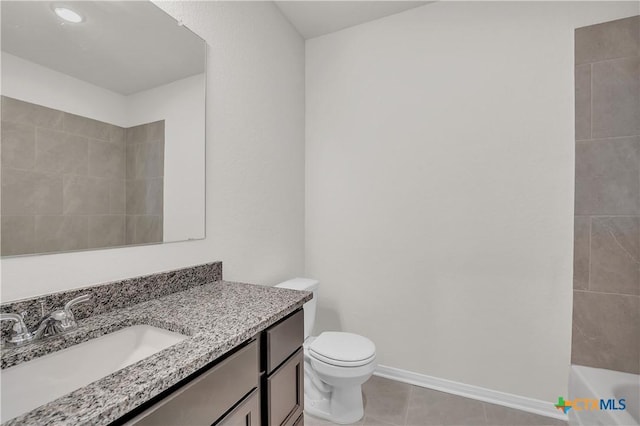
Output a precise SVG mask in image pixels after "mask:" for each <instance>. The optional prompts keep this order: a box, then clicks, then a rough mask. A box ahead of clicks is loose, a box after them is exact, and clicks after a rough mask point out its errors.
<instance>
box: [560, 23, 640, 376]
mask: <svg viewBox="0 0 640 426" xmlns="http://www.w3.org/2000/svg"><path fill="white" fill-rule="evenodd" d="M575 44H576V47H575V48H576V64H575V65H576V68H575V84H576V87H575V89H576V110H575V111H576V189H575V229H574V276H573V296H574V297H573V337H572V362H573V363H574V364H580V365H587V366H590V367H598V368H606V369H611V370H618V371H625V372H630V373H640V16H635V17H631V18H626V19H620V20H617V21H612V22H606V23H603V24H598V25H593V26H589V27H584V28H579V29H577V30H576V32H575Z"/></svg>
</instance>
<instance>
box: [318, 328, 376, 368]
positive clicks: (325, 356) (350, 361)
mask: <svg viewBox="0 0 640 426" xmlns="http://www.w3.org/2000/svg"><path fill="white" fill-rule="evenodd" d="M308 349H309V350H308V354H309V356H311V357H313V358H315V359H316V360H318V361H322V362H325V363H327V364H330V365H334V366H338V367H359V366H363V365H366V364H368V363H370V362H372V361H373V360H375V358H376V347H375V345H374V344H373V342H372V341H371V340H369V339H367V338H366V337H363V336H360V335H358V334H353V333H343V332H336V331H326V332H324V333H322V334H320V335H319V336H318V337H317V338H316V339H314V340H313V341H312V342H310V343H309V346H308Z"/></svg>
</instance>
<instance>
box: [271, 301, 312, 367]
mask: <svg viewBox="0 0 640 426" xmlns="http://www.w3.org/2000/svg"><path fill="white" fill-rule="evenodd" d="M264 337H265V340H266V359H267V365H266V367H267V368H266V369H267V373H268V374H271V372H272V371H273V370H275V369H276V368H278V366H279V365H280V364H282V362H283V361H284V360H286V359H287V358H289V356H290V355H291V354H292V353H294V352H295V351H296V350H297V349H298V348H299V347H300V346H302V343H303V341H304V311H303V310H302V309H301V310H299V311H298V312H296V313H294V314H293V315H291V316H290V317H288V318H286V319H285V320H283V321H281V322H279V323H278V324H276V325H274V326H272V327H271V328H269V329H268V330H267V331H266V332H265V336H264Z"/></svg>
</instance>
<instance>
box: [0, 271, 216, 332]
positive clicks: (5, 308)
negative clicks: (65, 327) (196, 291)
mask: <svg viewBox="0 0 640 426" xmlns="http://www.w3.org/2000/svg"><path fill="white" fill-rule="evenodd" d="M221 279H222V262H212V263H205V264H202V265H196V266H189V267H187V268H181V269H176V270H173V271H167V272H160V273H157V274H151V275H145V276H141V277H135V278H128V279H125V280H120V281H113V282H110V283H106V284H100V285H97V286H92V287H84V288H79V289H74V290H69V291H63V292H59V293H52V294H48V295H45V296H40V297H36V298H32V299H24V300H19V301H15V302H9V303H5V304H2V305H0V312H14V313H16V314H20V313H22V312H26V315H25V323H26V324H27V326H29V328H30V329H33V328H35V326H36V325H37V324H38V322H39V321H40V319H41V318H42V310H43V309H44V312H45V313H49V312H53V311H54V310H56V309H59V308H61V307H63V306H64V304H65V303H66V302H68V301H69V300H71V299H73V298H75V297H78V296H81V295H83V294H91V295H92V299H91V303H81V304H79V305H76V306H75V307H74V308H73V313H74V315H75V317H76V319H83V318H88V317H90V316H93V315H99V314H103V313H106V312H109V311H111V310H113V309H117V308H124V307H126V306H131V305H135V304H137V303H140V302H145V301H147V300H152V299H157V298H158V297H162V296H166V295H168V294H171V293H175V292H176V291H182V290H186V289H188V288H191V287H193V286H197V285H202V284H206V283H211V282H214V281H220V280H221ZM10 330H11V324H10V323H9V322H5V323H4V324H2V338H5V337H7V335H8V333H9V332H10Z"/></svg>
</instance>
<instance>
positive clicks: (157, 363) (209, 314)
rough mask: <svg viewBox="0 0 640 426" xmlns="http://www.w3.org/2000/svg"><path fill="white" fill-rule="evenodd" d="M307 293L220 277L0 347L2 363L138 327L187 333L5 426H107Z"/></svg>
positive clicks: (276, 317) (288, 309) (296, 303)
mask: <svg viewBox="0 0 640 426" xmlns="http://www.w3.org/2000/svg"><path fill="white" fill-rule="evenodd" d="M311 297H312V294H311V293H309V292H300V291H294V290H287V289H281V288H275V287H265V286H256V285H251V284H241V283H231V282H226V281H218V282H214V283H211V284H206V285H202V286H195V287H192V288H190V289H188V290H185V291H181V292H177V293H173V294H170V295H168V296H164V297H161V298H158V299H154V300H149V301H145V302H142V303H139V304H137V305H133V306H129V307H125V308H120V309H115V310H112V311H110V312H107V313H104V314H101V315H96V316H91V317H89V318H86V319H83V320H81V321H79V322H78V323H79V328H78V330H75V331H73V332H71V333H68V334H66V335H63V336H60V337H55V338H52V339H50V340H47V341H44V342H42V343H40V344H36V345H29V346H25V347H22V348H17V349H9V350H6V349H5V350H3V351H2V368H5V366H6V367H8V366H11V365H15V364H17V363H20V362H24V361H27V360H29V359H32V358H35V357H38V356H41V355H44V354H46V353H50V352H53V351H55V350H59V349H62V348H65V347H68V346H71V345H73V344H76V343H80V342H82V341H86V340H89V339H90V338H93V337H98V336H100V335H103V334H106V333H109V332H112V331H116V330H118V329H121V328H123V327H126V326H129V325H136V324H149V325H154V326H156V327H161V328H165V329H168V330H171V331H176V332H180V333H183V334H186V335H188V336H190V337H189V338H187V339H186V340H184V341H182V342H180V343H178V344H176V345H174V346H171V347H169V348H167V349H165V350H163V351H161V352H159V353H157V354H155V355H153V356H151V357H149V358H146V359H144V360H142V361H139V362H137V363H136V364H133V365H131V366H129V367H126V368H124V369H122V370H119V371H117V372H115V373H114V374H111V375H109V376H107V377H105V378H103V379H100V380H98V381H96V382H93V383H91V384H89V385H88V386H85V387H84V388H81V389H78V390H77V391H74V392H72V393H69V394H67V395H65V396H63V397H61V398H58V399H57V400H55V401H53V402H51V403H49V404H46V405H43V406H41V407H39V408H37V409H35V410H33V411H31V412H29V413H26V414H24V415H21V416H18V417H16V418H14V419H12V420H9V421H7V422H5V423H3V425H6V426H8V425H25V424H26V425H106V424H109V423H110V422H112V421H114V420H116V419H118V418H120V417H122V416H123V415H125V414H126V413H128V412H129V411H131V410H133V409H134V408H136V407H138V406H139V405H141V404H143V403H144V402H146V401H148V400H149V399H151V398H152V397H154V396H156V395H158V394H159V393H161V392H162V391H164V390H166V389H168V388H169V387H171V386H172V385H174V384H176V383H178V382H179V381H180V380H182V379H184V378H185V377H187V376H189V375H190V374H192V373H194V372H196V371H197V370H199V369H200V368H202V367H204V366H205V365H207V364H208V363H210V362H212V361H214V360H215V359H217V358H219V357H220V356H221V355H223V354H225V353H226V352H228V351H229V350H231V349H232V348H234V347H235V346H238V345H239V344H241V343H243V342H245V341H246V340H248V339H250V338H251V337H253V336H255V335H256V334H257V333H259V332H260V331H262V330H264V329H265V328H267V327H269V326H270V325H272V324H274V323H275V322H277V321H278V320H280V319H281V318H284V317H285V316H287V315H288V314H290V313H291V312H293V311H295V310H296V309H298V308H300V307H301V306H302V305H303V304H304V302H306V301H308V300H310V299H311Z"/></svg>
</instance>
